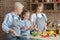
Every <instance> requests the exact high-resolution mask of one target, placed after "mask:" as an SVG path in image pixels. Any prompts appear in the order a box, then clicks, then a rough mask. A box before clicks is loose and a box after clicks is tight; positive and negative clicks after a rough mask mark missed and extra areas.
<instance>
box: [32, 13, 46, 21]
mask: <svg viewBox="0 0 60 40" xmlns="http://www.w3.org/2000/svg"><path fill="white" fill-rule="evenodd" d="M42 14H43V15H44V17H45V19H46V21H47V17H46V15H45V14H44V13H38V14H37V16H38V17H40V18H41V17H42ZM31 21H32V22H35V21H36V13H33V14H32V15H31Z"/></svg>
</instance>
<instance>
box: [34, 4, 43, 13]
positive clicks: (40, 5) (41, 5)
mask: <svg viewBox="0 0 60 40" xmlns="http://www.w3.org/2000/svg"><path fill="white" fill-rule="evenodd" d="M38 7H42V8H43V4H39V5H38V6H36V8H35V13H36V11H37V10H38Z"/></svg>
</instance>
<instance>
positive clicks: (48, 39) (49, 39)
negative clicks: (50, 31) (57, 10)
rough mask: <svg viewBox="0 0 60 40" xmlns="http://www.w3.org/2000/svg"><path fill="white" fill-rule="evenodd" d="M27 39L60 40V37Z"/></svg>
mask: <svg viewBox="0 0 60 40" xmlns="http://www.w3.org/2000/svg"><path fill="white" fill-rule="evenodd" d="M27 38H30V40H60V36H57V37H49V38H42V37H40V36H37V37H35V36H29V37H27Z"/></svg>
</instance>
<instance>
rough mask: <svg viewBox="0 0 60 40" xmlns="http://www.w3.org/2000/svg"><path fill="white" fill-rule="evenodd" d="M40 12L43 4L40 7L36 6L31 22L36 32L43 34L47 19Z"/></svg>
mask: <svg viewBox="0 0 60 40" xmlns="http://www.w3.org/2000/svg"><path fill="white" fill-rule="evenodd" d="M42 11H43V4H41V5H40V6H39V5H38V6H37V7H36V9H35V13H33V14H32V15H31V21H32V23H33V25H34V26H35V29H36V30H37V31H38V32H44V31H46V29H47V26H46V25H47V24H46V21H47V17H46V15H45V14H44V13H43V12H42Z"/></svg>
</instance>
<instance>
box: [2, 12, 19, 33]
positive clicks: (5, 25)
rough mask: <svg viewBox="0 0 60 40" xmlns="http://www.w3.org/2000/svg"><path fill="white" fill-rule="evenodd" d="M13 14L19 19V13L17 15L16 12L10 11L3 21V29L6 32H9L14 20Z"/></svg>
mask: <svg viewBox="0 0 60 40" xmlns="http://www.w3.org/2000/svg"><path fill="white" fill-rule="evenodd" d="M12 15H14V19H18V17H19V16H18V15H15V14H14V12H11V13H8V14H7V15H6V16H5V18H4V21H3V23H2V30H3V31H4V32H5V33H9V32H8V31H9V27H11V25H12V22H13V18H12Z"/></svg>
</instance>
